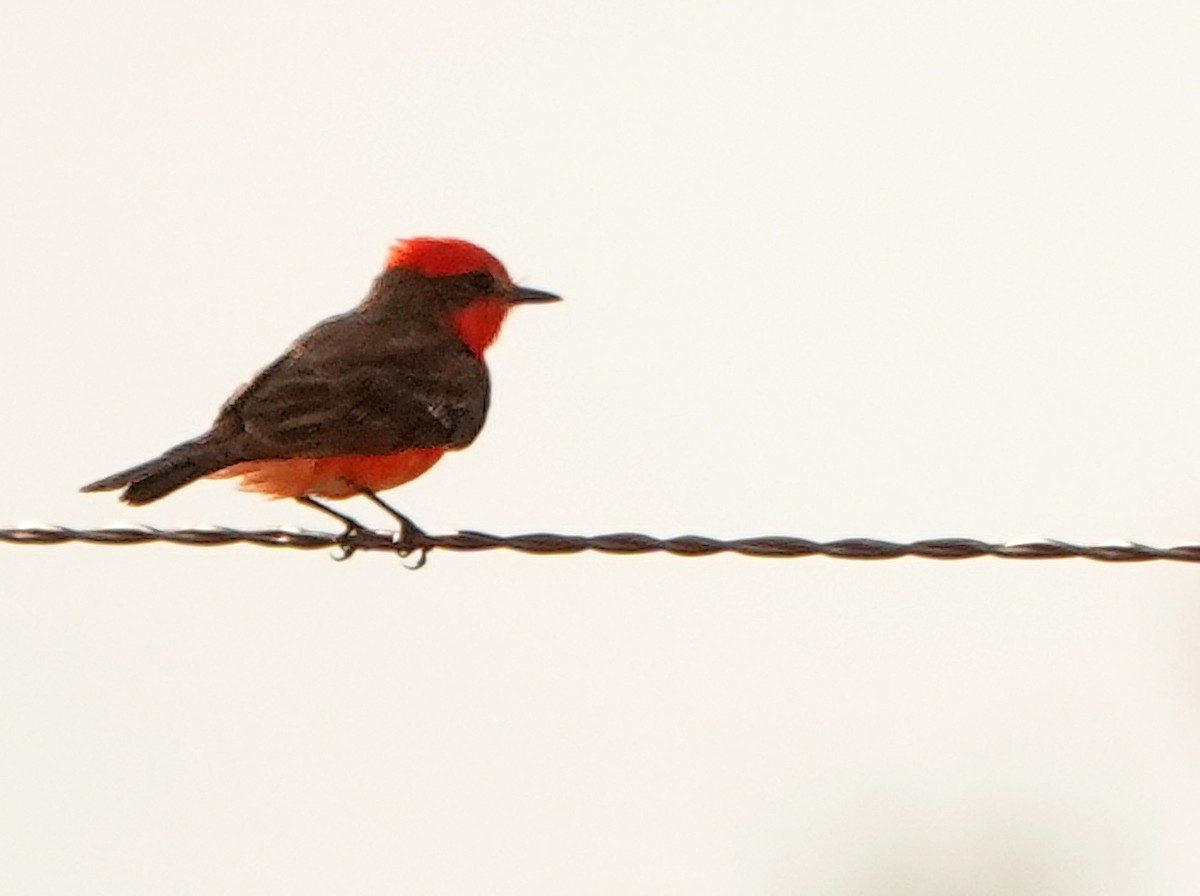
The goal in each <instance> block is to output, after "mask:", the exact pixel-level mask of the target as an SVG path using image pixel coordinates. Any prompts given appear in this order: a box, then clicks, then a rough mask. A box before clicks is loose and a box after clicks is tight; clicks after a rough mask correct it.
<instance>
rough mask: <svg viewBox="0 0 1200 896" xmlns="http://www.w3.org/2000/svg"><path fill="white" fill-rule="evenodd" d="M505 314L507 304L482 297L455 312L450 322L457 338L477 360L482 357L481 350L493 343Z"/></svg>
mask: <svg viewBox="0 0 1200 896" xmlns="http://www.w3.org/2000/svg"><path fill="white" fill-rule="evenodd" d="M506 314H508V303H507V302H505V301H504V300H503V299H501V298H498V297H492V296H484V297H483V298H481V299H476V300H475V301H474V302H472V303H471V304H470V305H468V306H467V307H466V308H463V309H462V310H461V311H457V312H455V314H454V317H453V318H451V322H452V323H453V325H454V331H455V332H456V333H458V338H459V339H461V340H462V341H463V342H465V343H466V344H467V348H469V349H470V350H471V351H472V353H474V355H475V357H477V358H478V357H480V356H482V355H483V350H484V349H485V348H487V347H488V346H489V345H491V344H492V342H493V341H495V339H496V334H497V333H499V332H500V325H501V324H502V323H504V315H506Z"/></svg>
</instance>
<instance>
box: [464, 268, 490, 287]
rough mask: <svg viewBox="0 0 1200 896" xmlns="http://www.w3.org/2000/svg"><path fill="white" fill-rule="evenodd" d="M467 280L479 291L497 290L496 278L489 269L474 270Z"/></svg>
mask: <svg viewBox="0 0 1200 896" xmlns="http://www.w3.org/2000/svg"><path fill="white" fill-rule="evenodd" d="M467 282H468V283H470V284H471V288H472V289H476V290H478V291H479V292H495V291H496V278H495V277H493V276H492V275H491V273H489V272H488V271H473V272H472V273H470V274H468V275H467Z"/></svg>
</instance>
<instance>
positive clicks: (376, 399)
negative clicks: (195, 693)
mask: <svg viewBox="0 0 1200 896" xmlns="http://www.w3.org/2000/svg"><path fill="white" fill-rule="evenodd" d="M557 301H560V297H559V296H557V295H555V294H554V293H550V292H545V291H543V290H539V289H532V288H529V287H526V286H518V285H517V284H515V283H514V282H513V281H512V278H511V277H509V275H508V272H507V271H506V270H505V268H504V265H503V264H501V263H500V261H499V260H498V259H497V258H496V257H495V256H494V255H492V254H491V253H490V252H488V251H487V250H485V249H483V248H481V247H479V246H477V245H475V244H474V243H470V242H468V241H466V240H463V239H457V238H452V237H431V236H419V237H412V238H409V239H400V240H397V241H395V242H394V243H393V244H392V245H391V247H390V249H389V251H388V253H387V257H386V262H385V266H384V269H383V272H382V273H380V274H379V275H378V276H377V277H376V278H375V281H374V282H373V283H372V285H371V287H370V289H369V290H368V292H367V294H366V296H365V298H363V300H362V301H361V302H360V303H359V304H358V305H357V306H356V307H355V308H353V309H352V310H350V311H348V312H345V313H343V314H338V315H336V316H334V317H330V318H328V319H326V320H324V321H322V322H320V323H318V324H317V325H316V326H315V327H313V328H312V329H310V330H309V331H308V332H306V333H304V334H303V335H301V336H300V337H299V338H298V339H296V341H295V342H293V343H292V345H291V346H290V347H289V348H288V350H287V351H286V352H284V353H283V354H282V355H281V356H280V357H279V358H277V359H276V360H275V361H273V362H272V363H270V364H269V365H267V366H266V367H265V368H263V369H262V370H261V371H260V372H259V373H258V374H257V375H256V376H255V377H254V378H253V379H251V380H250V381H249V382H248V383H246V384H245V385H243V386H242V387H241V388H239V389H237V390H236V391H235V392H234V393H233V395H232V396H231V397H230V398H229V399H228V400H227V401H226V402H225V404H224V405H223V406H222V407H221V409H220V411H219V413H218V414H217V417H216V420H215V421H214V422H213V424H212V426H211V428H209V430H208V431H207V432H205V433H203V434H202V435H199V436H197V437H196V438H193V439H189V440H187V441H185V442H181V443H180V444H178V445H176V446H175V447H173V448H170V449H168V450H167V451H165V452H163V453H162V454H161V455H159V456H158V457H156V458H154V459H152V460H148V461H146V462H145V463H141V464H138V465H136V466H133V467H130V468H128V469H126V470H121V471H120V472H118V473H114V474H112V475H111V476H106V477H104V478H103V479H98V480H96V481H95V482H92V483H89V484H88V485H85V486H83V488H82V489H81V490H82V491H84V492H102V491H115V490H118V489H120V490H123V491H122V493H121V496H120V498H121V500H122V501H124V502H126V503H128V504H131V505H143V504H149V503H150V502H151V501H157V500H159V499H160V498H163V497H165V496H166V495H169V494H171V493H172V492H174V491H175V490H176V489H179V488H182V487H183V486H185V485H188V484H189V483H191V482H194V481H195V480H197V479H200V478H203V477H218V478H224V477H240V478H241V487H242V488H243V489H247V490H251V491H257V492H261V493H263V494H266V495H268V496H270V497H274V498H293V499H295V500H296V501H298V502H300V503H302V504H305V505H307V506H309V507H313V508H315V509H318V510H321V511H322V512H324V513H327V514H329V515H331V516H333V517H336V518H337V519H339V520H341V522H342V523H343V524H345V526H346V533H344V536H345V539H347V540H344V541H343V558H344V557H346V556H349V554H350V553H351V552H352V548H350V547H347V545H348V543H349V542H348V538H349V536H350V535H351V534H352V533H353V532H355V531H358V530H360V529H361V526H360V525H359V524H358V523H357V521H355V520H354V519H353V518H352V517H350V516H348V515H346V514H343V513H341V512H340V511H338V510H335V509H333V508H332V507H330V506H328V505H327V504H325V503H323V502H322V501H319V500H317V499H318V498H328V499H335V500H336V499H342V498H349V497H353V496H356V495H362V496H364V497H367V498H368V499H370V500H371V501H373V502H374V503H375V504H377V505H379V506H380V507H381V508H383V509H384V510H385V511H387V512H388V513H390V514H391V515H392V516H393V517H394V518H395V519H396V520H397V521H398V522H399V523H400V526H401V530H400V537H401V541H402V542H403V544H401V547H402V548H404V547H406V546H407V547H408V548H410V549H411V548H413V546H414V545H415V544H416V543H417V542H418V541H419V539H420V537H422V536H424V533H423V532H421V530H420V529H419V528H418V527H417V526H416V525H415V524H414V523H413V522H412V520H410V519H409V518H408V517H407V516H405V515H404V514H402V513H400V512H399V511H397V510H396V509H395V508H393V507H391V505H389V504H387V503H386V502H384V501H383V499H381V498H380V497H379V496H378V494H377V493H378V492H380V491H385V490H387V489H390V488H394V487H396V486H398V485H402V484H404V483H406V482H409V481H411V480H413V479H415V478H416V477H418V476H420V475H421V474H423V473H424V472H426V471H427V470H429V468H430V467H432V466H433V465H434V464H435V463H437V461H438V460H439V459H440V458H441V457H442V456H443V455H444V454H445V453H446V452H447V451H457V450H459V449H462V448H465V447H467V446H468V445H470V444H471V443H472V442H473V441H474V440H475V437H476V436H478V435H479V432H480V430H481V429H482V427H483V424H484V419H485V418H486V416H487V410H488V403H489V397H490V391H491V385H490V379H489V375H488V369H487V365H486V364H485V362H484V357H483V356H484V352H485V350H486V349H487V348H488V346H490V345H491V344H492V342H493V341H494V340H495V339H496V336H497V335H498V333H499V331H500V327H501V324H503V322H504V319H505V316H506V315H507V314H508V312H509V311H510V310H511V309H512V308H513V307H514V306H516V305H523V304H534V303H544V302H557ZM402 553H403V551H402ZM423 560H424V553H422V555H421V561H422V562H423Z"/></svg>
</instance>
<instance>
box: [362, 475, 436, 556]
mask: <svg viewBox="0 0 1200 896" xmlns="http://www.w3.org/2000/svg"><path fill="white" fill-rule="evenodd" d="M359 493H360V494H361V495H362V496H363V497H364V498H366V499H367V500H369V501H371V502H372V503H373V504H375V505H376V506H377V507H379V508H380V509H381V510H383V511H384V513H386V514H387V515H388V516H390V517H391V518H392V519H394V520H395V521H396V522H397V523H398V524H399V528H398V529H397V530H396V534H395V535H393V536H392V544H393V545H395V548H396V553H397V554H398V555H399V556H400V557H401V558H407V557H408V556H409V555H410V554H414V553H415V554H417V560H416V562H415V563H414V564H413V565H412V566H409V567H408V568H409V569H420V568H421V567H422V566H424V565H425V561H426V559H427V558H428V557H429V551H430V549H431V548H432V547H433V544H432V542H431V539H430V538H429V534H428V533H427V532H426V531H425V530H424V529H422V528H421V527H420V526H418V525H417V524H416V523H414V522H413V521H412V520H411V519H409V518H408V517H407V516H405V515H404V514H403V513H401V512H400V511H399V510H397V509H396V508H395V507H393V506H392V505H390V504H388V503H387V502H386V501H384V500H383V499H382V498H381V497H379V495H377V494H375V492H373V491H371V490H370V489H368V488H364V489H360V490H359Z"/></svg>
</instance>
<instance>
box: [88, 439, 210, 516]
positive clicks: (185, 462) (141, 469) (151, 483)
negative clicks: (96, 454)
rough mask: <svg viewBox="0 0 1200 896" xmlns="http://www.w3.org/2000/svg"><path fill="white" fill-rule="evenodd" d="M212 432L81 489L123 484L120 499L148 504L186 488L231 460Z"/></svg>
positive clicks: (105, 488)
mask: <svg viewBox="0 0 1200 896" xmlns="http://www.w3.org/2000/svg"><path fill="white" fill-rule="evenodd" d="M210 435H211V434H208V435H203V436H201V437H200V438H198V439H193V440H192V441H190V442H184V443H183V444H182V445H176V446H175V447H174V448H172V449H171V450H170V451H168V452H166V453H165V454H163V455H162V456H161V457H156V458H155V459H154V460H150V461H146V463H144V464H138V465H137V466H136V467H130V468H129V469H128V470H122V471H121V472H120V473H114V474H113V475H112V476H106V477H104V478H103V479H98V480H96V481H95V482H93V483H91V484H89V485H85V486H84V487H83V488H81V489H80V491H81V492H111V491H115V490H116V489H119V488H123V489H125V492H124V493H123V494H122V495H121V500H122V501H124V502H126V503H127V504H149V503H150V502H151V501H157V500H158V499H159V498H161V497H163V496H165V495H169V494H170V493H171V492H173V491H175V489H177V488H183V486H185V485H187V484H188V483H189V482H193V481H195V480H197V479H199V478H200V477H201V476H207V475H208V474H209V473H215V472H216V471H217V470H220V469H221V468H222V467H227V466H229V464H230V463H232V461H229V460H227V459H226V457H225V452H224V451H221V450H219V449H218V448H217V447H216V446H215V445H213V444H212V442H210V441H209V436H210Z"/></svg>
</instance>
